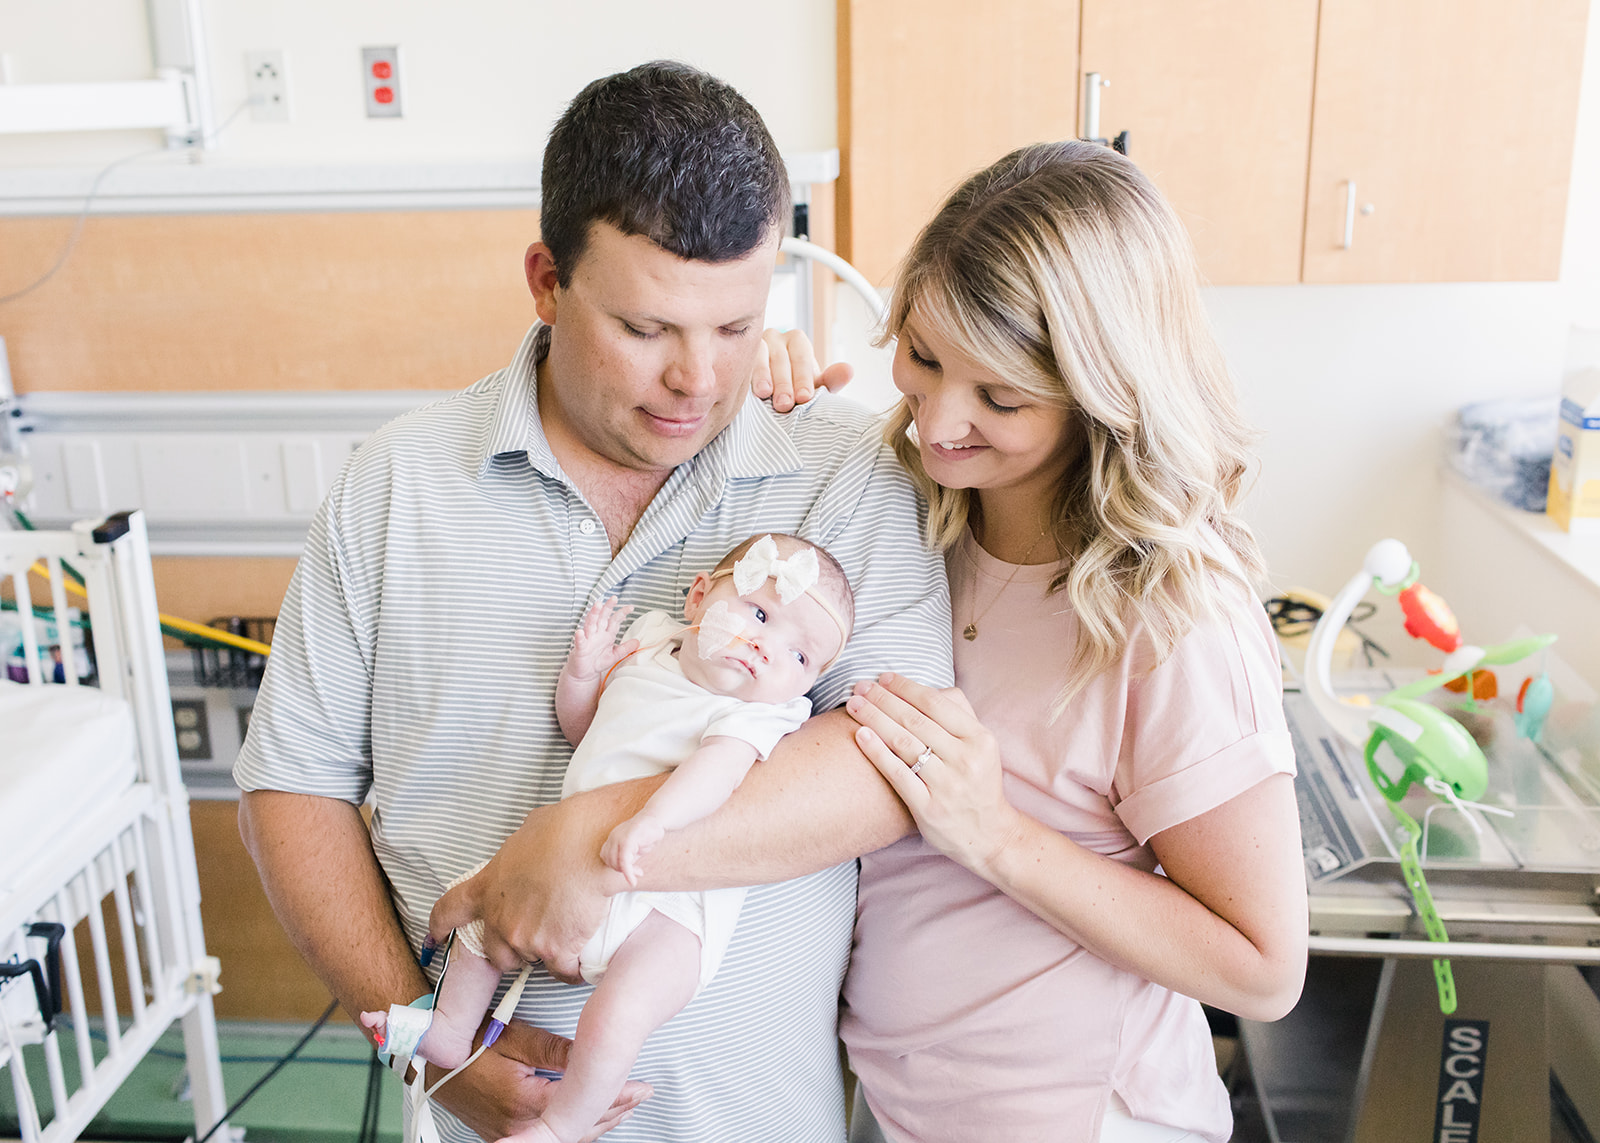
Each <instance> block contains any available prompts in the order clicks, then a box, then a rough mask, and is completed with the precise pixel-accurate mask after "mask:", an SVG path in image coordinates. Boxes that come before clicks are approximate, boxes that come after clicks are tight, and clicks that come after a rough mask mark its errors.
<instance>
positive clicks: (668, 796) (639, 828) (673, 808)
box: [600, 735, 757, 885]
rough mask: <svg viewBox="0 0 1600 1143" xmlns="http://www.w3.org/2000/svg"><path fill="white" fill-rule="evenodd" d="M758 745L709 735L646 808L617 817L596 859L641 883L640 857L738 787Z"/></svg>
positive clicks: (710, 809)
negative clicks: (619, 819)
mask: <svg viewBox="0 0 1600 1143" xmlns="http://www.w3.org/2000/svg"><path fill="white" fill-rule="evenodd" d="M756 757H757V754H756V748H755V747H754V746H752V745H751V744H750V743H748V742H745V741H743V740H742V739H738V738H729V737H726V736H724V735H712V736H710V737H708V738H706V739H704V740H703V741H702V742H701V743H700V746H699V747H698V748H697V749H696V750H695V752H694V753H693V754H691V755H690V756H689V757H688V758H687V759H686V760H685V761H684V762H683V763H682V764H680V765H679V766H678V768H677V769H676V770H674V771H672V773H670V774H668V775H667V780H666V781H665V782H663V783H662V784H661V786H660V788H659V789H657V790H656V792H655V793H653V794H651V795H650V800H649V801H647V802H645V804H644V808H643V809H641V810H640V811H639V812H638V813H636V814H634V815H633V817H631V818H629V819H627V820H626V821H624V822H622V823H620V824H619V825H618V826H617V827H616V828H615V829H613V830H612V831H611V836H609V837H608V838H606V843H605V845H603V846H602V847H601V848H600V859H601V860H602V861H604V862H605V863H606V864H607V865H609V866H610V867H611V868H612V869H615V870H616V871H617V872H618V873H620V874H622V875H623V876H624V877H625V878H627V880H628V884H629V885H637V884H638V883H639V861H640V859H641V858H642V857H644V855H645V854H647V853H649V852H650V850H651V848H653V847H654V846H655V844H656V842H658V841H660V840H661V839H662V838H663V837H665V836H666V832H667V831H668V830H669V829H682V828H683V827H684V826H686V825H688V824H689V823H690V822H697V821H699V820H700V819H701V818H703V817H706V816H707V815H709V814H711V813H714V812H715V811H716V810H717V808H718V807H720V806H721V805H722V804H723V803H724V802H726V801H727V800H728V795H730V794H732V793H733V792H734V790H736V789H738V788H739V783H740V782H742V781H744V776H745V775H746V774H748V773H749V772H750V767H751V766H753V765H754V764H755V761H756Z"/></svg>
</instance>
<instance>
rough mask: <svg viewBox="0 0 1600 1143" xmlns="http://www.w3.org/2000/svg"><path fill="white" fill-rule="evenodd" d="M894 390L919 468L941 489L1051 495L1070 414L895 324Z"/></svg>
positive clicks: (1064, 454) (1061, 466)
mask: <svg viewBox="0 0 1600 1143" xmlns="http://www.w3.org/2000/svg"><path fill="white" fill-rule="evenodd" d="M894 384H895V388H897V389H899V390H900V392H902V393H904V394H905V396H906V399H907V401H909V402H910V404H911V411H912V413H913V415H914V416H915V417H916V425H917V439H918V441H919V446H918V447H919V449H920V451H921V454H922V466H923V468H924V469H926V470H927V473H928V475H929V476H930V477H932V478H933V479H934V480H936V481H938V482H939V483H940V484H942V485H944V486H945V487H946V488H971V489H976V490H980V491H982V490H990V491H1001V490H1008V491H1018V492H1027V493H1030V494H1034V495H1039V496H1042V497H1045V498H1048V497H1049V496H1051V495H1053V493H1054V491H1055V488H1056V487H1057V485H1058V484H1059V482H1060V480H1061V476H1062V473H1063V472H1064V471H1065V470H1066V467H1067V458H1068V456H1069V455H1070V449H1069V447H1068V446H1069V443H1070V442H1069V440H1068V425H1069V423H1070V417H1069V413H1068V411H1067V410H1066V409H1063V408H1060V407H1058V406H1055V405H1044V404H1040V403H1039V402H1038V401H1037V400H1035V399H1034V398H1031V397H1028V396H1026V395H1024V394H1023V393H1022V391H1021V390H1018V389H1014V388H1012V387H1011V386H1009V385H1007V384H1006V381H1005V378H1003V377H997V376H995V375H994V374H992V373H989V372H986V371H985V370H984V369H983V368H982V367H981V366H979V365H978V364H976V363H975V362H973V361H972V360H971V359H970V358H968V357H966V356H964V355H963V354H961V353H959V352H957V351H956V350H955V348H954V347H952V346H950V345H947V344H944V343H942V342H941V341H940V340H939V339H938V338H937V337H935V336H933V335H931V334H929V333H926V332H924V330H923V328H922V327H921V326H919V325H918V323H917V320H916V315H915V313H914V312H913V314H912V315H911V316H910V317H908V318H907V319H906V322H905V324H904V325H903V326H902V327H901V329H900V338H899V344H898V345H896V347H895V353H894Z"/></svg>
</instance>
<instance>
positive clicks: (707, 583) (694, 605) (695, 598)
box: [683, 572, 711, 623]
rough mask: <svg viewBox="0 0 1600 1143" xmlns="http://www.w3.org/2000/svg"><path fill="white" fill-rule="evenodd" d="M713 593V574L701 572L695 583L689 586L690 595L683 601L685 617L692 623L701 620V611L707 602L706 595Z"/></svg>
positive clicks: (695, 578)
mask: <svg viewBox="0 0 1600 1143" xmlns="http://www.w3.org/2000/svg"><path fill="white" fill-rule="evenodd" d="M710 591H711V574H710V573H709V572H701V573H700V574H699V575H697V576H695V577H694V582H693V583H691V584H690V585H689V594H688V595H687V596H685V597H684V600H683V617H684V619H686V620H687V621H688V622H690V623H696V622H698V621H699V619H700V609H701V607H702V606H703V605H704V603H705V601H706V595H707V594H708V593H709V592H710Z"/></svg>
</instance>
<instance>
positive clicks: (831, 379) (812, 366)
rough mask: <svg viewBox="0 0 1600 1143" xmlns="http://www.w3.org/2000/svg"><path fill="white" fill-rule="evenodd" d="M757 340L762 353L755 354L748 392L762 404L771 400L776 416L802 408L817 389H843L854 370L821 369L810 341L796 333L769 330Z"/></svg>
mask: <svg viewBox="0 0 1600 1143" xmlns="http://www.w3.org/2000/svg"><path fill="white" fill-rule="evenodd" d="M761 340H762V343H763V344H764V345H765V347H766V352H764V353H757V354H756V367H755V372H754V373H752V374H751V375H750V391H751V392H752V393H754V394H755V395H756V396H757V397H760V398H762V399H763V400H765V399H766V398H768V397H770V398H772V407H773V408H774V409H776V410H777V411H778V412H780V413H787V412H788V411H789V410H790V409H793V408H794V407H795V406H796V405H804V404H805V403H806V402H807V401H809V400H811V398H812V397H814V396H815V395H816V392H817V390H818V389H827V390H830V391H837V390H839V389H843V388H844V387H845V386H846V385H848V384H850V379H851V378H852V377H854V376H855V372H856V371H855V367H854V366H852V365H850V364H849V363H848V362H845V361H835V362H834V363H833V364H832V365H830V366H828V367H827V368H826V369H824V368H822V366H821V365H819V364H818V363H817V355H816V351H815V350H814V349H813V348H812V345H811V339H810V338H808V337H807V336H806V335H805V334H804V333H802V332H800V331H799V330H797V329H790V330H777V329H769V330H767V331H765V332H764V333H762V335H761Z"/></svg>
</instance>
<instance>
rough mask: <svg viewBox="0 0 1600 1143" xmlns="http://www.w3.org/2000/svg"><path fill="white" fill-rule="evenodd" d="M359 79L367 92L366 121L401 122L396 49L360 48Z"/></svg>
mask: <svg viewBox="0 0 1600 1143" xmlns="http://www.w3.org/2000/svg"><path fill="white" fill-rule="evenodd" d="M361 77H362V82H363V83H364V84H365V86H366V91H367V118H368V119H399V118H401V116H402V115H403V114H404V112H403V111H402V110H401V105H400V47H399V45H398V44H389V45H387V46H385V47H374V48H362V49H361Z"/></svg>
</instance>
